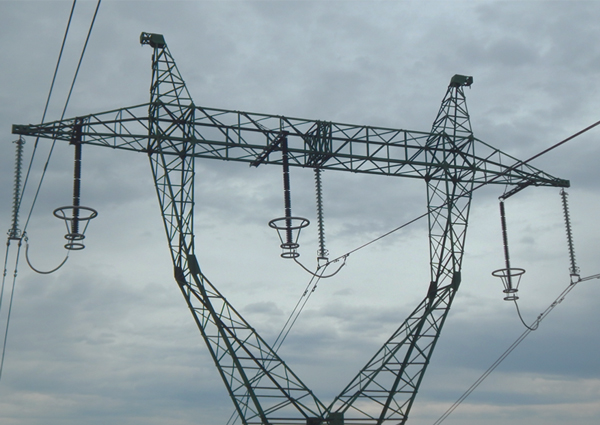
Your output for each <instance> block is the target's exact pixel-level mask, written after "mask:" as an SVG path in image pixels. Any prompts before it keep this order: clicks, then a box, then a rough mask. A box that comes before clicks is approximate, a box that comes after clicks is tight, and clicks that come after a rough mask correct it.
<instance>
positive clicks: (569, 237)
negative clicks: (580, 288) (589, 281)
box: [560, 189, 579, 279]
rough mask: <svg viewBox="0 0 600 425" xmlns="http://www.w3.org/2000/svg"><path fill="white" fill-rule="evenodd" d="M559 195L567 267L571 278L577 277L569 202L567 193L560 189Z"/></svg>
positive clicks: (577, 270)
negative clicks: (566, 251)
mask: <svg viewBox="0 0 600 425" xmlns="http://www.w3.org/2000/svg"><path fill="white" fill-rule="evenodd" d="M560 196H561V198H562V206H563V214H564V216H565V229H566V232H567V245H568V248H569V260H570V263H571V267H570V268H569V272H570V273H571V278H572V279H574V278H578V277H579V267H577V263H576V261H575V245H574V244H573V232H572V230H571V218H570V216H569V204H568V201H567V196H568V193H567V192H566V191H565V190H564V189H561V191H560Z"/></svg>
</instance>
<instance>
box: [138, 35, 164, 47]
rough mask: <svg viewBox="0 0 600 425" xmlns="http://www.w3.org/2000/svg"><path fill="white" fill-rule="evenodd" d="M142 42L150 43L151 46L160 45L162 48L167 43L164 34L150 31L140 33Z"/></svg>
mask: <svg viewBox="0 0 600 425" xmlns="http://www.w3.org/2000/svg"><path fill="white" fill-rule="evenodd" d="M140 44H142V45H144V44H149V45H150V46H151V47H154V48H156V47H158V48H160V49H162V48H164V47H165V46H166V45H167V43H165V38H164V37H163V35H162V34H152V33H149V32H143V33H142V34H140Z"/></svg>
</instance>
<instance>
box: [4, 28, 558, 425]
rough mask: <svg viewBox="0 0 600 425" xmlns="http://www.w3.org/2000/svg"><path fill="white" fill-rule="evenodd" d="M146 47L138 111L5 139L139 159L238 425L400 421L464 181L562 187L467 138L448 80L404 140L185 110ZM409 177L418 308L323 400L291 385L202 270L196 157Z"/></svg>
mask: <svg viewBox="0 0 600 425" xmlns="http://www.w3.org/2000/svg"><path fill="white" fill-rule="evenodd" d="M141 43H142V44H144V45H149V46H150V47H151V48H152V49H153V54H152V85H151V97H150V102H149V103H147V104H143V105H137V106H133V107H125V108H120V109H117V110H113V111H108V112H102V113H97V114H90V115H86V116H82V117H77V118H72V119H65V120H60V121H54V122H49V123H44V124H40V125H14V126H13V133H15V134H21V135H30V136H36V137H37V136H39V137H45V138H51V139H57V140H64V141H67V142H70V143H74V144H87V145H96V146H104V147H110V148H113V149H119V150H128V151H135V152H143V153H145V154H147V155H148V157H149V159H150V165H151V169H152V174H153V177H154V181H155V185H156V191H157V195H158V199H159V203H160V207H161V211H162V216H163V219H164V225H165V230H166V234H167V239H168V243H169V247H170V250H171V256H172V260H173V267H174V275H175V281H176V282H177V284H178V286H179V287H180V289H181V292H182V294H183V296H184V299H185V301H186V303H187V305H188V307H189V309H190V311H191V313H192V316H193V318H194V320H195V322H196V324H197V326H198V329H199V330H200V332H201V334H202V337H203V338H204V341H205V342H206V345H207V347H208V350H209V352H210V354H211V356H212V358H213V360H214V363H215V365H216V367H217V370H218V371H219V374H220V375H221V378H222V379H223V382H224V384H225V386H226V388H227V391H228V392H229V395H230V397H231V399H232V401H233V404H234V407H235V411H236V414H237V417H238V420H239V422H240V423H242V424H263V425H266V424H270V425H278V424H282V425H287V424H289V425H320V424H329V425H343V424H345V425H350V424H352V425H375V424H377V425H380V424H404V423H405V422H406V420H407V418H408V414H409V412H410V409H411V406H412V404H413V402H414V400H415V397H416V394H417V391H418V389H419V385H420V383H421V381H422V379H423V375H424V373H425V370H426V368H427V365H428V364H429V362H430V359H431V355H432V353H433V350H434V348H435V345H436V342H437V340H438V338H439V336H440V332H441V329H442V326H443V325H444V321H445V319H446V317H447V314H448V311H449V309H450V306H451V305H452V300H453V299H454V296H455V294H456V291H457V290H458V288H459V286H460V283H461V265H462V256H463V252H464V243H465V236H466V229H467V223H468V218H469V209H470V205H471V194H472V192H473V190H474V185H476V184H477V185H482V184H488V183H489V184H501V185H510V186H513V187H514V190H520V189H521V188H523V187H525V186H529V185H534V186H553V187H568V186H569V182H568V181H567V180H562V179H558V178H555V177H552V176H551V175H548V174H546V173H544V172H542V171H540V170H538V169H536V168H534V167H531V166H529V165H527V164H525V163H523V162H520V161H518V160H517V159H515V158H513V157H511V156H509V155H507V154H505V153H503V152H501V151H499V150H497V149H495V148H493V147H491V146H489V145H487V144H485V143H483V142H482V141H480V140H478V139H476V138H475V137H474V136H473V132H472V130H471V124H470V120H469V114H468V111H467V106H466V101H465V94H464V88H465V87H468V86H470V85H471V84H472V82H473V79H472V78H471V77H465V76H460V75H456V76H454V77H453V78H452V80H451V82H450V85H449V87H448V90H447V92H446V95H445V96H444V99H443V101H442V105H441V107H440V110H439V112H438V115H437V117H436V119H435V121H434V124H433V126H432V129H431V131H429V132H420V131H408V130H399V129H390V128H380V127H369V126H364V125H349V124H339V123H334V122H329V121H321V120H307V119H298V118H289V117H284V116H277V115H267V114H256V113H249V112H240V111H231V110H223V109H214V108H205V107H200V106H196V105H194V103H193V101H192V98H191V96H190V94H189V93H188V91H187V89H186V86H185V82H184V80H183V78H182V77H181V75H180V73H179V71H178V69H177V66H176V64H175V61H174V59H173V57H172V56H171V54H170V52H169V50H168V48H167V45H166V43H165V40H164V38H163V36H162V35H159V34H150V33H142V35H141ZM282 137H285V140H286V155H285V160H286V161H287V163H288V164H289V166H295V167H305V168H313V169H319V170H324V169H330V170H337V171H350V172H353V173H367V174H377V175H383V176H395V177H408V178H417V179H422V180H424V181H425V183H426V185H427V203H428V205H427V207H428V217H429V241H430V265H431V277H430V282H429V284H428V289H427V292H426V294H425V297H424V299H423V301H421V303H420V304H419V305H418V306H417V307H416V308H415V310H414V311H413V312H412V313H411V314H410V315H409V316H408V318H407V319H406V320H405V321H404V322H403V323H402V324H401V325H400V326H399V327H398V329H397V330H396V331H395V332H394V333H393V335H392V336H391V337H390V338H389V339H388V340H387V341H386V342H385V343H384V344H383V345H382V347H381V348H380V349H379V350H378V351H377V352H376V353H375V355H374V356H373V357H372V358H371V359H370V360H369V361H368V362H367V364H366V365H365V366H364V367H363V368H362V369H361V370H360V371H359V372H358V374H357V375H356V377H355V378H353V379H352V380H351V381H350V383H349V384H348V385H347V386H346V387H345V388H344V389H343V390H342V391H341V393H340V394H339V395H338V396H337V397H336V398H335V399H334V400H333V401H332V402H331V404H329V405H327V404H324V403H322V402H321V401H320V400H319V399H318V398H317V396H316V395H315V394H314V393H313V392H312V391H311V390H310V389H309V388H308V387H307V386H306V385H305V384H304V383H303V382H302V381H301V379H300V378H299V377H298V376H297V375H296V374H295V373H294V372H293V371H292V370H291V369H290V367H289V366H288V365H287V364H286V363H285V362H284V360H283V359H281V358H280V357H279V356H278V354H277V353H276V352H275V351H274V350H273V348H272V347H270V346H269V344H268V343H267V342H266V341H265V340H263V339H262V338H261V337H260V335H259V334H258V333H257V332H256V330H255V329H254V328H253V327H252V326H251V325H250V324H249V323H248V322H246V320H244V318H243V317H242V316H241V314H239V312H237V311H236V310H235V308H234V307H233V306H232V305H231V304H230V303H229V302H228V301H227V299H226V298H225V297H224V296H223V295H222V294H221V293H220V292H219V290H218V289H217V288H216V286H215V285H213V284H212V283H211V282H210V281H209V280H208V278H207V277H206V276H205V275H204V273H203V272H202V271H201V268H200V265H199V261H198V259H197V258H196V255H195V250H194V230H193V229H194V226H193V217H194V176H195V173H194V162H195V160H196V159H197V158H204V159H213V160H214V159H216V160H227V161H238V162H244V163H249V164H257V163H261V164H276V165H279V166H281V165H282V161H283V159H282V158H281V157H277V158H275V156H277V155H273V156H270V155H269V153H270V152H272V151H274V150H277V149H279V148H278V147H277V144H278V143H280V141H281V140H282Z"/></svg>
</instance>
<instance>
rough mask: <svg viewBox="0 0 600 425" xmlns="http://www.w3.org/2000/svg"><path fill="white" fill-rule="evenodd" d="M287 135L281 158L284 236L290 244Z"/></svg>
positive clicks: (290, 214)
mask: <svg viewBox="0 0 600 425" xmlns="http://www.w3.org/2000/svg"><path fill="white" fill-rule="evenodd" d="M287 148H288V146H287V137H284V138H283V140H282V142H281V156H282V158H281V160H282V164H283V202H284V210H285V227H286V229H285V238H286V243H287V244H289V245H291V244H292V243H293V241H292V195H291V193H290V163H289V159H288V150H287Z"/></svg>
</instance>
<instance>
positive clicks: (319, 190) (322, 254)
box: [315, 168, 329, 260]
mask: <svg viewBox="0 0 600 425" xmlns="http://www.w3.org/2000/svg"><path fill="white" fill-rule="evenodd" d="M321 171H322V170H321V169H320V168H315V187H316V194H317V220H318V230H319V250H318V251H317V259H319V260H327V258H328V255H329V251H327V249H325V222H324V220H323V183H322V182H321Z"/></svg>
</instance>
